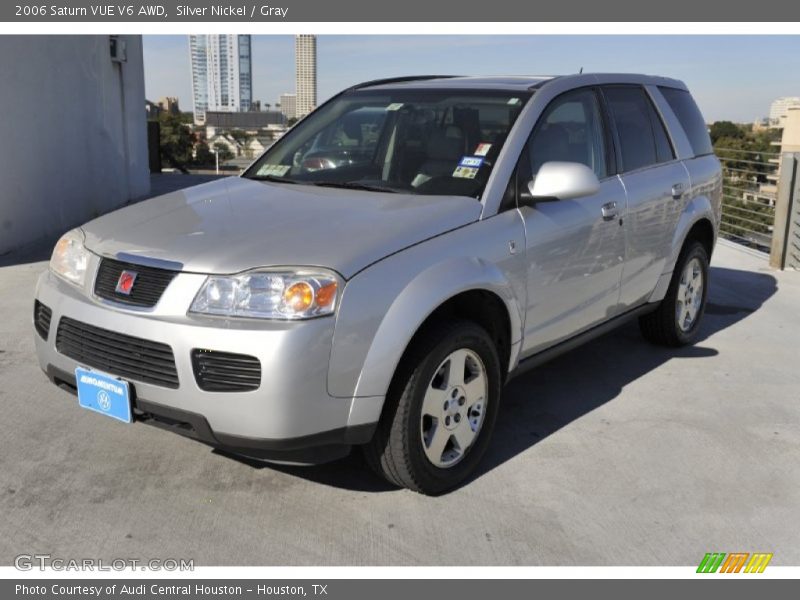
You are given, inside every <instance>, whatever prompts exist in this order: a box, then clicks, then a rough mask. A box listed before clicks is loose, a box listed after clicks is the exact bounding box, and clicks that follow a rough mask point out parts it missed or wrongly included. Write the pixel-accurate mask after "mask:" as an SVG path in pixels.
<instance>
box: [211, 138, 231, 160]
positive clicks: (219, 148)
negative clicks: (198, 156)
mask: <svg viewBox="0 0 800 600" xmlns="http://www.w3.org/2000/svg"><path fill="white" fill-rule="evenodd" d="M214 151H215V152H216V154H217V156H219V162H223V161H225V160H231V159H232V158H235V157H234V154H233V152H231V150H230V148H228V146H227V145H226V144H223V143H222V142H217V143H216V144H214Z"/></svg>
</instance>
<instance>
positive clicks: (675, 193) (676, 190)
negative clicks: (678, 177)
mask: <svg viewBox="0 0 800 600" xmlns="http://www.w3.org/2000/svg"><path fill="white" fill-rule="evenodd" d="M682 196H683V184H682V183H676V184H675V185H673V186H672V199H673V200H680V199H681V197H682Z"/></svg>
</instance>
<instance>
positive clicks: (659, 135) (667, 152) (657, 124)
mask: <svg viewBox="0 0 800 600" xmlns="http://www.w3.org/2000/svg"><path fill="white" fill-rule="evenodd" d="M647 105H648V106H649V107H650V125H651V126H652V127H653V135H654V137H655V140H656V159H657V160H658V162H660V163H662V162H667V161H670V160H672V159H673V158H675V154H674V153H673V152H672V144H670V142H669V136H668V135H667V130H666V129H665V128H664V123H662V122H661V117H659V116H658V113H657V112H656V109H655V107H653V103H652V102H650V100H648V101H647Z"/></svg>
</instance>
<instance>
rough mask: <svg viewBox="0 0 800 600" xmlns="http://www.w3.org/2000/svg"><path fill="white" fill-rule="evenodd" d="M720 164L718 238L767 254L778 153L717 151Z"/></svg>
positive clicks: (776, 183)
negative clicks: (720, 205) (720, 196)
mask: <svg viewBox="0 0 800 600" xmlns="http://www.w3.org/2000/svg"><path fill="white" fill-rule="evenodd" d="M716 153H717V157H718V158H719V160H720V162H721V163H722V221H721V223H720V235H721V236H722V237H725V238H727V239H729V240H732V241H735V242H737V243H739V244H743V245H745V246H749V247H751V248H755V249H757V250H760V251H762V252H770V249H771V246H772V237H773V232H774V229H775V204H776V202H777V199H778V178H779V176H780V172H779V171H780V168H779V167H780V158H781V156H780V153H778V152H757V151H752V150H738V149H735V148H717V149H716Z"/></svg>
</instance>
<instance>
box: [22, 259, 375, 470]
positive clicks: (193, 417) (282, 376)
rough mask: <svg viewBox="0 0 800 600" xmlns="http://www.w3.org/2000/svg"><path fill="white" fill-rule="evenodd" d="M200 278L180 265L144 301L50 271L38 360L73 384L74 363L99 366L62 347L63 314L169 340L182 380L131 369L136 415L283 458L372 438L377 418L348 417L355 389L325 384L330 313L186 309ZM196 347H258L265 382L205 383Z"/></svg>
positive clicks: (44, 285)
mask: <svg viewBox="0 0 800 600" xmlns="http://www.w3.org/2000/svg"><path fill="white" fill-rule="evenodd" d="M203 280H204V276H202V275H196V274H190V273H181V274H179V275H178V276H177V277H176V278H175V279H174V280H173V282H172V283H171V284H170V286H169V287H168V288H167V290H166V291H165V292H164V295H163V296H162V299H161V301H159V303H158V305H157V306H156V307H155V308H153V309H147V310H142V309H137V308H128V307H122V306H119V305H117V304H112V303H109V302H107V301H104V300H101V299H97V298H93V297H90V290H89V289H85V290H78V289H76V288H75V287H74V286H71V285H69V284H67V283H65V282H64V281H62V280H60V279H59V278H58V277H56V276H54V275H52V274H51V273H49V272H45V273H43V274H42V276H41V277H40V278H39V282H38V285H37V289H36V299H37V300H38V301H39V302H41V303H42V304H44V305H46V306H47V307H49V308H50V309H51V311H52V315H51V318H50V329H49V334H48V336H47V339H46V340H45V339H43V338H42V337H41V336H40V335H39V334H38V333H34V339H35V340H36V353H37V356H38V358H39V364H40V366H41V368H42V369H43V370H44V371H45V373H47V375H48V377H50V379H51V380H52V381H54V382H55V383H57V384H63V385H65V386H67V387H70V386H73V387H74V381H75V377H74V370H75V367H78V366H83V367H89V368H92V367H93V365H91V364H80V363H79V362H78V361H76V360H74V359H72V358H69V357H68V356H65V355H64V354H62V353H60V352H59V351H58V350H57V349H56V339H57V331H58V326H59V321H60V319H61V317H62V316H66V317H69V318H71V319H74V320H77V321H80V322H83V323H87V324H90V325H93V326H95V327H99V328H102V329H107V330H110V331H114V332H117V333H120V334H123V335H129V336H133V337H138V338H144V339H146V340H150V341H153V342H159V343H163V344H166V345H168V346H170V347H171V348H172V351H173V354H174V357H175V367H176V371H177V374H178V381H179V384H178V387H177V388H176V389H169V388H167V387H162V386H160V385H154V384H152V383H147V382H145V381H137V380H136V379H135V378H132V377H127V378H126V379H127V380H128V381H129V382H130V383H131V385H132V388H133V393H132V398H133V400H132V401H133V405H134V414H135V415H136V418H137V420H141V421H150V422H153V423H155V424H159V425H162V426H164V425H166V426H168V427H170V428H172V429H174V430H175V431H177V432H178V433H183V434H186V435H189V436H191V437H194V438H196V439H199V440H201V441H203V442H206V443H208V444H211V445H214V446H219V447H224V448H227V449H230V450H232V451H234V452H237V453H241V454H247V455H251V456H256V457H261V458H275V459H277V460H280V459H283V458H285V457H289V455H290V454H292V455H294V454H298V453H300V454H302V452H300V451H302V450H304V449H308V448H313V449H316V452H314V453H312V454H315V455H318V456H317V457H318V458H319V459H324V458H325V457H326V456H331V457H336V456H335V455H337V449H339V450H341V449H342V448H344V449H347V448H348V447H349V446H350V445H353V444H360V443H365V442H367V441H369V439H370V437H371V436H372V433H373V431H374V427H375V424H371V423H366V424H364V423H360V424H356V425H353V424H350V423H349V416H350V411H351V406H352V404H353V399H352V398H336V397H333V396H330V395H329V394H328V392H327V378H328V365H329V359H330V351H331V344H332V339H333V329H334V320H333V319H332V318H320V319H312V320H307V321H299V322H291V321H259V320H255V319H248V320H245V319H225V318H214V317H203V316H188V315H187V314H186V312H185V311H186V308H185V307H187V306H189V304H190V303H191V299H192V298H193V297H194V294H195V293H196V292H197V290H198V289H199V286H200V285H201V283H202V281H203ZM194 349H208V350H214V351H218V352H230V353H237V354H247V355H251V356H255V357H257V358H258V359H259V361H260V362H261V372H262V378H261V385H260V387H259V388H258V389H256V390H253V391H246V392H209V391H204V390H201V389H200V387H198V384H197V381H196V380H195V375H194V369H193V366H192V361H191V352H192V350H194ZM99 370H106V369H99ZM110 374H111V375H114V373H113V372H112V373H110ZM273 455H274V456H273ZM338 455H341V453H340V452H339V453H338ZM287 460H290V461H293V460H295V459H294V458H287ZM297 460H298V461H300V462H306V461H305V460H302V459H297ZM310 462H320V460H316V459H313V460H311V461H310Z"/></svg>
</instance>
